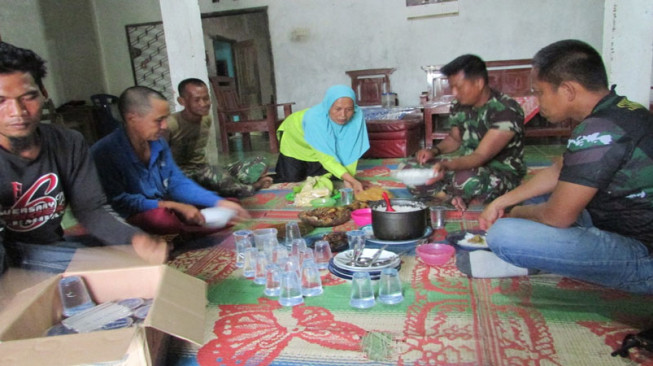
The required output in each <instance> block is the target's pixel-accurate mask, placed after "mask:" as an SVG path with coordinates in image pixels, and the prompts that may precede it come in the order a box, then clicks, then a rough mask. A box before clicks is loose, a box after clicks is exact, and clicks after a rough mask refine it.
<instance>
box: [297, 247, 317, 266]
mask: <svg viewBox="0 0 653 366" xmlns="http://www.w3.org/2000/svg"><path fill="white" fill-rule="evenodd" d="M309 259H310V260H312V261H315V257H314V256H313V249H311V248H304V249H302V250H301V251H299V265H300V266H301V265H304V261H306V260H309Z"/></svg>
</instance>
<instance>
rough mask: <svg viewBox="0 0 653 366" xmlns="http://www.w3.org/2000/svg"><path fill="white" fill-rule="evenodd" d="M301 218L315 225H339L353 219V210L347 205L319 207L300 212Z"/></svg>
mask: <svg viewBox="0 0 653 366" xmlns="http://www.w3.org/2000/svg"><path fill="white" fill-rule="evenodd" d="M299 219H300V220H302V222H304V223H306V224H308V225H312V226H315V227H330V226H337V225H341V224H344V223H345V222H347V221H349V220H350V219H351V211H350V210H349V208H347V207H345V206H340V207H318V208H314V209H312V210H307V211H302V212H300V213H299Z"/></svg>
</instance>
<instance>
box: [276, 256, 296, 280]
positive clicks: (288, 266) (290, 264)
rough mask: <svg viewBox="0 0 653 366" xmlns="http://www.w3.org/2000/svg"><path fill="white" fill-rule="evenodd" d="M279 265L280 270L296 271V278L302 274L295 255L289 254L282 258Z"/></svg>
mask: <svg viewBox="0 0 653 366" xmlns="http://www.w3.org/2000/svg"><path fill="white" fill-rule="evenodd" d="M279 267H281V270H282V271H294V272H295V273H297V278H300V277H301V275H302V272H301V267H300V266H299V258H297V256H294V255H289V256H288V257H287V258H284V259H282V260H281V261H280V262H279Z"/></svg>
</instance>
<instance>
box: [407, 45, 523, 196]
mask: <svg viewBox="0 0 653 366" xmlns="http://www.w3.org/2000/svg"><path fill="white" fill-rule="evenodd" d="M441 71H442V73H443V74H444V75H446V76H447V78H448V79H449V85H450V86H451V90H452V93H453V95H454V96H455V97H456V100H455V101H454V103H453V106H452V109H451V116H450V118H449V122H450V125H451V130H450V132H449V135H448V136H447V137H446V138H445V139H444V140H442V141H441V142H440V143H438V144H437V145H435V146H434V147H433V148H432V149H430V150H429V149H422V150H420V151H418V152H417V155H416V156H417V162H418V163H419V164H424V163H426V162H427V161H429V160H431V159H433V158H434V157H436V156H438V155H440V154H444V153H453V152H456V153H457V154H458V155H459V157H457V158H452V159H441V160H440V161H439V162H437V163H436V164H435V166H434V170H435V171H436V172H437V173H438V176H437V177H436V178H435V180H434V181H435V182H439V184H437V183H436V184H435V185H433V184H432V185H431V187H438V188H443V189H444V190H445V192H447V193H449V194H451V195H453V196H455V197H454V200H453V203H454V204H455V205H456V206H458V207H459V208H464V207H465V204H466V202H469V201H470V200H471V199H473V198H479V199H481V200H483V201H486V200H487V201H489V200H491V199H493V198H496V197H498V196H499V195H501V194H503V193H505V192H508V191H509V190H511V189H513V188H515V187H517V186H518V185H519V184H520V183H521V180H522V178H523V177H524V175H525V174H526V167H525V165H524V112H523V111H522V109H521V107H520V106H519V103H517V102H516V101H515V100H513V99H512V98H510V97H509V96H507V95H505V94H502V93H500V92H498V91H496V90H494V89H491V88H490V86H489V85H488V73H487V69H486V67H485V62H483V60H481V59H480V58H479V57H478V56H474V55H463V56H460V57H458V58H456V59H455V60H453V61H451V62H450V63H448V64H447V65H445V66H444V67H443V68H442V69H441ZM431 183H433V182H431ZM428 189H429V187H419V188H418V191H419V190H422V191H424V190H428Z"/></svg>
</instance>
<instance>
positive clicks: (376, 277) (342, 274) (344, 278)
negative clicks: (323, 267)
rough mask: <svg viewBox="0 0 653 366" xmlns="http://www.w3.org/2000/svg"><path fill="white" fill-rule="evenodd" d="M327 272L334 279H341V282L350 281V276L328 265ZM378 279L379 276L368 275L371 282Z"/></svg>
mask: <svg viewBox="0 0 653 366" xmlns="http://www.w3.org/2000/svg"><path fill="white" fill-rule="evenodd" d="M329 272H331V273H333V275H334V276H336V277H339V278H342V279H343V280H349V281H351V278H352V275H351V274H348V273H346V272H342V271H341V270H340V269H338V268H337V267H334V266H331V265H329ZM379 278H381V274H374V275H372V274H370V279H371V280H373V281H375V280H378V279H379Z"/></svg>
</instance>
